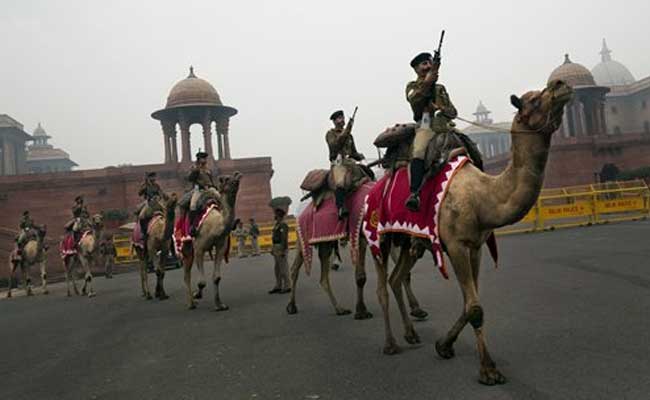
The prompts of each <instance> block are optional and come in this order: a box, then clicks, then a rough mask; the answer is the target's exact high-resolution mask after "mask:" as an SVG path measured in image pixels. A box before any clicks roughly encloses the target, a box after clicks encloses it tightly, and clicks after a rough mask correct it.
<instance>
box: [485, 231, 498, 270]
mask: <svg viewBox="0 0 650 400" xmlns="http://www.w3.org/2000/svg"><path fill="white" fill-rule="evenodd" d="M485 243H486V244H487V247H488V250H490V256H492V259H493V260H494V268H499V250H498V249H497V238H496V236H494V232H492V233H490V236H488V238H487V241H486V242H485Z"/></svg>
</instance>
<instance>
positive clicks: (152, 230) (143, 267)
mask: <svg viewBox="0 0 650 400" xmlns="http://www.w3.org/2000/svg"><path fill="white" fill-rule="evenodd" d="M177 202H178V199H177V197H176V193H172V194H171V196H169V198H168V199H167V200H163V201H162V205H163V209H164V215H156V216H154V217H153V220H152V221H151V222H150V224H149V234H148V236H147V245H146V249H147V250H146V254H145V251H144V249H143V248H142V247H139V246H134V248H135V251H136V253H137V255H138V258H139V259H140V284H141V286H142V297H144V298H145V299H147V300H151V299H152V296H151V292H150V290H149V274H148V273H147V266H148V265H147V264H148V262H149V260H152V261H153V264H154V269H155V271H156V292H155V295H156V298H157V299H159V300H167V299H168V298H169V296H167V293H166V292H165V287H164V285H163V281H164V279H165V265H164V260H165V258H166V257H167V253H168V251H169V248H170V246H171V242H172V236H173V234H174V219H175V218H176V204H177Z"/></svg>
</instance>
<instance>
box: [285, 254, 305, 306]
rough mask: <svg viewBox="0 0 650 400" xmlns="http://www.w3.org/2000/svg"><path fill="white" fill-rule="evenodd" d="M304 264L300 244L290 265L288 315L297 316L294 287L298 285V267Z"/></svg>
mask: <svg viewBox="0 0 650 400" xmlns="http://www.w3.org/2000/svg"><path fill="white" fill-rule="evenodd" d="M303 263H304V259H303V256H302V250H301V247H300V244H298V245H297V246H296V258H294V259H293V265H291V300H289V304H287V313H288V314H297V313H298V307H296V285H297V284H298V276H299V275H300V267H302V264H303Z"/></svg>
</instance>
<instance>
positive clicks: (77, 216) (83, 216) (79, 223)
mask: <svg viewBox="0 0 650 400" xmlns="http://www.w3.org/2000/svg"><path fill="white" fill-rule="evenodd" d="M71 211H72V219H71V220H70V221H68V223H67V224H65V229H66V230H67V231H74V232H75V233H79V232H81V231H82V230H83V229H84V228H86V227H88V226H90V222H89V218H90V214H89V213H88V209H87V208H86V206H85V204H84V201H83V199H79V198H77V199H75V203H74V205H73V206H72V207H71Z"/></svg>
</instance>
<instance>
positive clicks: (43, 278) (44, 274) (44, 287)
mask: <svg viewBox="0 0 650 400" xmlns="http://www.w3.org/2000/svg"><path fill="white" fill-rule="evenodd" d="M40 264H41V265H40V267H41V288H42V290H43V294H49V293H50V291H49V290H47V270H46V266H45V261H41V262H40Z"/></svg>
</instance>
